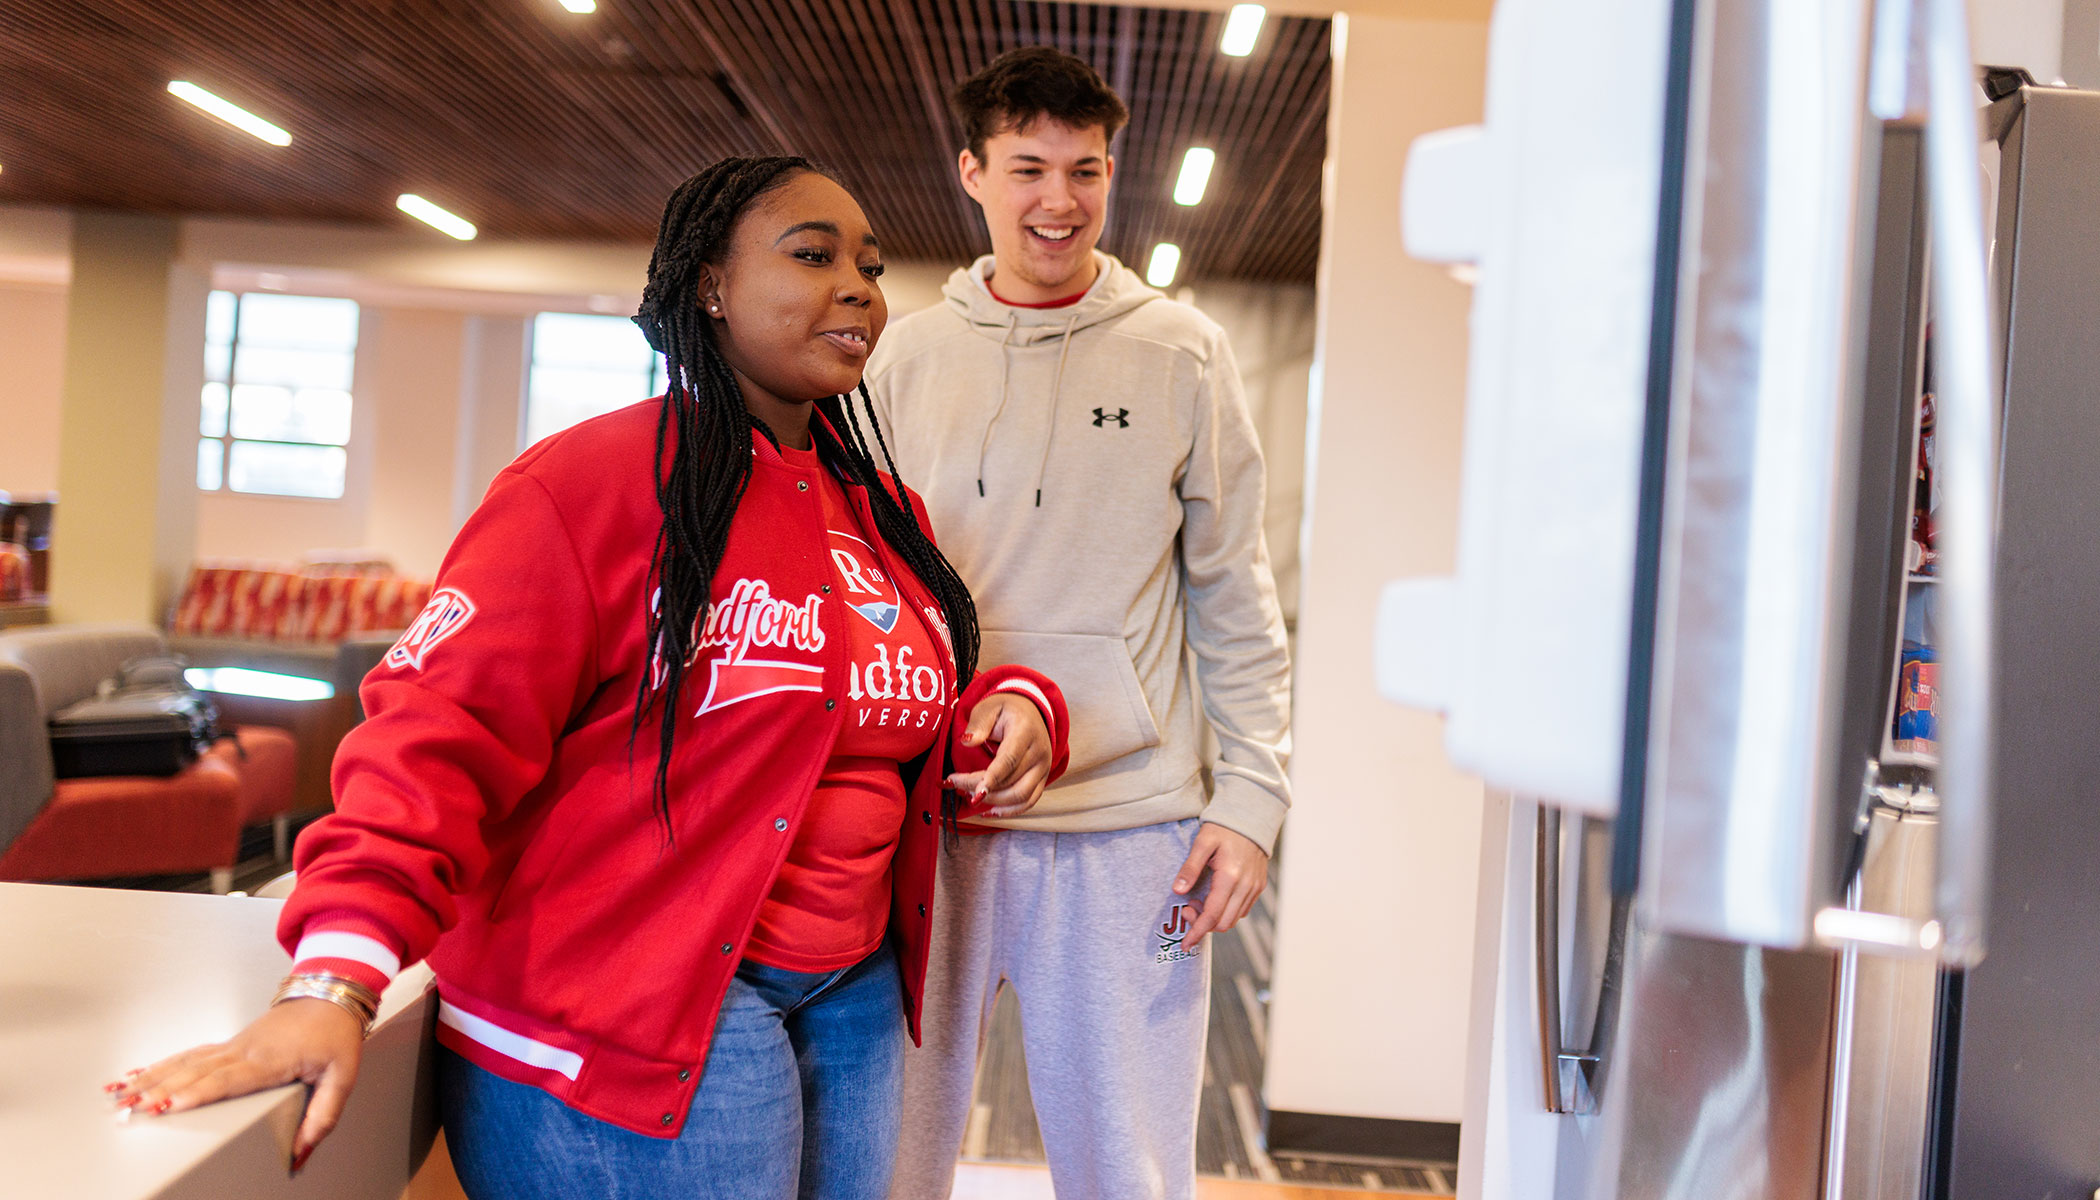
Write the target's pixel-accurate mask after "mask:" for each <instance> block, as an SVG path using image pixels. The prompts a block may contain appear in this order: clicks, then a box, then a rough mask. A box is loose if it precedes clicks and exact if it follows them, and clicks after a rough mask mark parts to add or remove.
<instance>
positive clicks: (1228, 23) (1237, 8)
mask: <svg viewBox="0 0 2100 1200" xmlns="http://www.w3.org/2000/svg"><path fill="white" fill-rule="evenodd" d="M1268 15H1269V10H1268V9H1266V8H1263V7H1262V6H1261V5H1259V4H1235V5H1233V6H1232V15H1231V16H1229V17H1227V18H1225V36H1224V38H1223V39H1221V40H1220V41H1219V42H1218V49H1219V50H1220V51H1222V52H1224V53H1226V54H1230V55H1231V56H1233V57H1234V58H1245V57H1247V56H1248V55H1250V54H1252V53H1254V41H1255V39H1256V38H1259V37H1260V36H1261V23H1262V19H1263V18H1265V17H1267V16H1268Z"/></svg>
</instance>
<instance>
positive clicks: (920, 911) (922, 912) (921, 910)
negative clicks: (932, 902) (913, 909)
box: [919, 904, 926, 917]
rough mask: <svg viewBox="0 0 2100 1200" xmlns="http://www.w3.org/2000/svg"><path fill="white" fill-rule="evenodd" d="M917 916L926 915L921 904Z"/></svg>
mask: <svg viewBox="0 0 2100 1200" xmlns="http://www.w3.org/2000/svg"><path fill="white" fill-rule="evenodd" d="M919 915H920V916H922V917H923V916H925V915H926V906H925V905H923V904H921V905H920V906H919Z"/></svg>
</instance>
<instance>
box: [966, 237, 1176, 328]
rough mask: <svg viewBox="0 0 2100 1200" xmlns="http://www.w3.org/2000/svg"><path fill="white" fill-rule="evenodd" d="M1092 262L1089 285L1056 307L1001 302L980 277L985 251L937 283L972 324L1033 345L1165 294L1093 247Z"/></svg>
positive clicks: (988, 264)
mask: <svg viewBox="0 0 2100 1200" xmlns="http://www.w3.org/2000/svg"><path fill="white" fill-rule="evenodd" d="M1094 265H1095V266H1096V267H1098V268H1100V270H1099V271H1098V273H1097V274H1096V275H1095V276H1094V285H1093V286H1092V287H1090V288H1088V289H1087V290H1086V294H1085V295H1083V296H1081V297H1080V298H1079V299H1078V300H1077V301H1074V302H1073V303H1071V304H1068V305H1065V306H1064V307H1062V308H1017V307H1015V306H1013V305H1011V304H1005V303H1002V302H1001V301H1000V300H999V299H998V298H997V297H995V296H993V295H992V289H991V287H990V286H989V285H988V284H986V282H985V280H986V278H987V277H988V276H990V274H991V271H992V256H991V255H989V254H987V255H985V256H984V257H983V258H980V259H978V260H977V261H976V262H973V263H971V264H970V265H969V266H967V267H963V268H959V269H958V270H956V271H955V272H954V273H953V274H951V275H949V276H948V282H947V283H946V284H944V285H942V287H941V296H942V298H943V299H945V300H946V301H947V304H948V307H949V309H950V310H952V311H953V312H954V313H955V314H956V315H957V316H960V317H961V318H962V319H963V320H964V321H965V322H966V323H967V324H968V325H969V326H970V328H971V329H972V330H974V331H975V332H977V333H978V334H980V335H982V336H984V337H987V338H990V339H991V340H993V341H995V342H1001V341H1003V342H1005V343H1006V344H1007V345H1010V346H1033V345H1036V344H1038V343H1041V342H1047V341H1050V340H1051V339H1053V338H1061V337H1065V336H1066V335H1067V334H1068V333H1076V332H1078V331H1079V330H1082V329H1085V328H1086V327H1087V326H1089V325H1098V324H1100V323H1101V322H1103V321H1106V320H1109V319H1110V318H1112V317H1120V316H1122V315H1123V314H1124V313H1127V312H1129V311H1130V310H1132V309H1134V308H1138V307H1140V306H1142V305H1146V304H1150V303H1152V302H1153V301H1154V300H1164V299H1166V297H1165V296H1163V295H1161V294H1160V293H1158V292H1156V291H1154V290H1153V289H1152V288H1151V287H1149V286H1148V285H1147V284H1146V283H1145V281H1144V280H1142V279H1140V278H1138V274H1137V272H1136V271H1133V270H1131V269H1130V268H1129V267H1126V266H1124V265H1123V264H1122V263H1121V262H1120V261H1118V260H1117V259H1116V257H1115V256H1114V255H1112V254H1103V253H1102V252H1101V251H1099V250H1096V251H1094Z"/></svg>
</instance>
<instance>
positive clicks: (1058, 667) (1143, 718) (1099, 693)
mask: <svg viewBox="0 0 2100 1200" xmlns="http://www.w3.org/2000/svg"><path fill="white" fill-rule="evenodd" d="M979 637H980V641H981V644H982V649H981V651H980V652H979V654H978V661H979V662H980V663H983V664H984V665H986V666H999V665H1009V666H1016V667H1028V668H1031V669H1033V670H1037V671H1041V672H1042V673H1043V674H1045V675H1048V676H1049V677H1050V678H1051V679H1052V680H1053V681H1055V682H1056V684H1057V686H1058V688H1059V689H1061V690H1062V691H1063V692H1064V694H1065V708H1066V710H1067V711H1068V712H1069V713H1070V714H1071V718H1072V732H1071V750H1072V762H1071V765H1070V766H1069V767H1067V768H1066V774H1067V776H1071V775H1079V774H1082V773H1084V772H1087V771H1091V770H1093V769H1094V768H1095V767H1098V766H1100V765H1102V764H1103V763H1110V762H1114V761H1115V760H1116V759H1119V758H1122V757H1123V756H1124V755H1126V754H1130V753H1133V752H1135V751H1138V750H1149V749H1151V748H1152V747H1154V746H1157V745H1159V725H1158V724H1157V723H1156V722H1154V720H1153V719H1152V707H1151V705H1149V704H1147V703H1146V702H1145V689H1144V688H1143V687H1142V686H1141V685H1140V684H1139V683H1138V675H1137V668H1136V667H1135V666H1133V665H1132V664H1131V661H1130V649H1129V647H1127V646H1125V645H1124V644H1123V639H1122V638H1119V637H1101V636H1098V635H1095V634H1088V633H1012V632H1008V631H1006V630H999V629H984V630H980V631H979Z"/></svg>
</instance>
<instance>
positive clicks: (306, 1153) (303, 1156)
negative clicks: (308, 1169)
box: [292, 1146, 314, 1175]
mask: <svg viewBox="0 0 2100 1200" xmlns="http://www.w3.org/2000/svg"><path fill="white" fill-rule="evenodd" d="M313 1153H314V1148H313V1147H312V1146H308V1147H307V1148H306V1149H304V1150H301V1151H300V1152H299V1153H297V1154H294V1155H293V1156H292V1174H294V1175H297V1174H298V1173H299V1172H300V1171H301V1170H303V1169H304V1168H305V1166H306V1160H307V1159H309V1158H312V1157H313Z"/></svg>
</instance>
